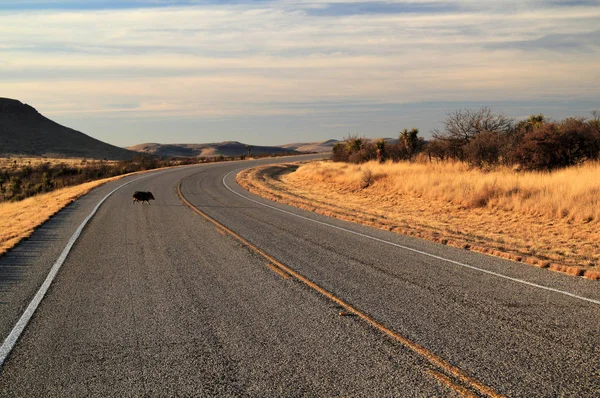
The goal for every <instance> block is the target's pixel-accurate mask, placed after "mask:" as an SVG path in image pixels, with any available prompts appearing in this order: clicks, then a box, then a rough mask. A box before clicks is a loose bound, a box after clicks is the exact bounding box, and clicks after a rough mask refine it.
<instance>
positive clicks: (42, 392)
mask: <svg viewBox="0 0 600 398" xmlns="http://www.w3.org/2000/svg"><path fill="white" fill-rule="evenodd" d="M288 160H289V159H286V161H288ZM275 161H276V160H274V159H267V160H261V161H252V162H236V163H219V164H212V165H201V166H193V167H186V168H180V169H172V170H167V171H162V172H157V173H149V174H148V175H147V176H146V177H145V178H143V179H140V180H138V181H135V182H132V183H131V184H130V185H128V186H126V187H124V188H122V189H120V190H118V191H116V192H115V193H114V194H112V195H111V196H110V197H109V198H108V199H107V200H106V202H105V203H104V204H103V205H102V206H101V207H100V208H99V210H98V213H97V214H96V215H95V216H94V218H92V220H91V221H90V222H89V224H88V225H87V226H86V228H85V229H84V230H83V232H82V234H81V236H80V237H79V239H78V240H77V242H76V243H75V245H74V246H73V249H72V250H71V252H70V254H69V256H68V257H67V259H66V261H65V262H64V264H63V265H62V268H61V269H60V271H59V273H58V276H57V278H56V279H55V280H54V282H53V284H52V286H51V288H50V290H49V291H48V293H47V294H46V297H45V298H44V300H43V301H42V303H41V305H40V306H39V308H38V309H37V311H36V313H35V315H34V316H33V319H32V320H31V322H30V323H29V325H28V326H27V328H26V329H25V332H24V333H23V335H22V336H21V338H20V340H19V341H18V343H17V344H16V346H15V348H14V349H13V351H12V352H11V354H10V355H9V357H8V359H7V360H6V362H5V363H4V365H3V367H2V369H1V370H0V396H305V395H308V396H338V395H341V396H454V395H461V394H477V395H491V396H493V395H508V396H578V397H582V396H590V397H591V396H598V395H599V394H600V375H599V373H598V369H599V366H598V361H599V358H600V344H599V343H600V335H599V333H598V331H599V330H600V328H599V326H600V305H599V304H598V303H597V301H598V300H600V291H599V290H600V289H599V288H598V285H597V283H595V282H592V281H587V280H582V279H580V278H573V277H568V276H564V275H560V274H556V273H552V272H549V271H547V270H539V269H536V268H534V267H529V266H525V265H522V264H516V263H511V262H507V261H504V260H500V259H496V258H492V257H488V256H483V255H479V254H476V253H470V252H465V251H463V250H458V249H454V248H449V247H446V246H442V245H437V244H434V243H430V242H425V241H421V240H418V239H412V238H408V237H403V236H398V235H395V234H391V233H387V232H385V231H379V230H374V229H371V228H367V227H363V226H359V225H355V224H351V223H346V222H342V221H339V220H334V219H329V218H326V217H322V216H319V215H315V214H313V213H309V212H306V211H302V210H298V209H293V208H290V207H288V206H284V205H280V204H274V203H272V202H269V201H266V200H264V199H261V198H258V197H256V196H255V195H251V194H249V193H248V192H246V191H244V190H243V189H242V188H240V187H239V186H238V185H237V184H236V183H235V175H236V172H237V171H238V170H241V169H242V168H247V167H251V166H254V165H256V164H262V163H268V162H275ZM121 184H123V182H116V183H112V184H110V185H109V186H106V187H103V188H101V189H100V190H98V191H97V192H96V191H94V192H93V193H92V194H90V195H88V196H86V197H85V198H83V199H82V201H81V202H80V201H78V202H79V203H78V202H75V203H74V204H73V205H71V206H70V207H69V208H67V209H66V210H65V212H64V213H61V214H62V215H59V216H58V217H56V219H55V220H53V221H52V222H51V223H53V224H52V231H49V230H48V229H47V228H46V227H45V228H42V229H41V230H40V231H39V232H36V234H34V236H33V237H32V239H31V242H26V243H25V244H23V245H21V246H20V247H19V248H17V250H15V251H13V252H12V253H10V254H9V255H8V256H4V257H2V258H0V311H2V313H1V315H2V321H0V332H2V333H4V335H3V338H4V337H5V336H6V335H8V333H9V332H10V329H11V328H12V325H13V324H14V323H15V322H16V320H17V319H18V317H19V316H20V313H21V312H22V310H23V309H24V306H26V302H27V301H28V300H30V299H31V297H32V296H33V294H34V293H35V290H37V288H38V287H39V284H41V280H43V277H42V276H44V277H45V275H43V274H44V273H47V270H48V269H49V267H50V265H51V263H52V262H53V261H54V260H55V259H56V257H57V256H58V255H56V256H55V254H56V253H60V250H62V247H64V244H63V243H64V242H65V241H66V240H68V237H70V233H69V232H70V231H72V230H74V229H75V228H76V226H77V225H79V222H80V221H81V220H82V219H83V218H85V216H87V214H88V213H89V211H91V208H92V205H93V204H94V201H95V202H96V203H97V201H98V200H99V199H100V198H101V197H103V195H105V194H106V193H108V192H110V190H112V189H114V188H116V187H118V186H119V185H121ZM178 187H180V192H178ZM135 190H149V191H152V192H153V193H154V196H155V197H156V199H157V200H156V201H154V202H152V204H151V205H150V206H148V205H140V204H136V205H132V204H131V194H132V192H133V191H135ZM180 195H182V196H183V198H184V200H182V198H181V197H180ZM86 201H88V202H89V203H87V202H86ZM184 202H187V203H189V205H191V206H193V207H194V208H196V209H197V211H194V210H193V209H191V208H190V207H189V206H188V204H186V203H184ZM198 212H201V213H202V214H203V215H206V216H207V217H209V218H211V219H213V220H214V221H215V222H216V223H217V224H219V225H217V224H215V223H213V222H212V221H210V220H208V219H207V218H205V217H204V216H203V215H199V214H198ZM50 232H52V233H53V234H54V235H52V236H53V239H52V240H51V239H50V238H49V237H48V234H49V233H50ZM48 241H51V242H50V243H48ZM36 242H42V243H38V246H39V245H41V246H42V247H38V246H35V248H37V249H38V250H39V251H40V252H39V255H37V256H36V257H35V258H31V256H30V251H28V248H29V247H34V245H35V244H36ZM28 244H29V246H28ZM51 260H52V261H51ZM280 266H283V267H287V268H288V269H289V272H286V271H285V269H284V270H282V269H281V267H280ZM16 270H18V272H17V271H16ZM293 273H297V274H298V275H297V276H299V277H300V278H298V277H296V276H294V275H290V274H293ZM301 278H306V279H307V280H309V281H311V283H314V286H310V285H309V284H307V283H304V282H303V281H302V279H301ZM315 289H322V290H323V291H326V292H327V293H328V294H329V295H330V296H329V297H328V296H325V295H323V294H322V293H323V292H322V291H321V292H319V291H317V290H315ZM336 300H337V302H336ZM344 305H348V306H351V308H353V309H356V310H357V311H358V312H359V313H360V314H362V315H364V318H365V319H366V320H365V319H363V318H361V317H360V316H345V315H346V314H347V315H352V311H348V309H347V308H345V307H344ZM340 313H342V315H339V314H340ZM369 319H370V320H372V321H373V322H371V323H370V322H369ZM390 332H391V333H390ZM394 336H396V337H394Z"/></svg>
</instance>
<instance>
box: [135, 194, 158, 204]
mask: <svg viewBox="0 0 600 398" xmlns="http://www.w3.org/2000/svg"><path fill="white" fill-rule="evenodd" d="M151 200H155V199H154V195H152V192H144V191H135V192H134V193H133V201H132V202H131V203H135V202H142V204H144V202H148V204H150V201H151Z"/></svg>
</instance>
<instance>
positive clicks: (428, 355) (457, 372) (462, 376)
mask: <svg viewBox="0 0 600 398" xmlns="http://www.w3.org/2000/svg"><path fill="white" fill-rule="evenodd" d="M182 181H183V180H181V181H179V184H177V194H178V195H179V198H180V199H181V201H182V202H183V203H185V204H186V205H187V206H188V207H189V208H190V209H192V210H193V211H194V212H195V213H197V214H198V215H200V216H202V217H204V218H205V219H206V220H207V221H210V222H211V223H213V224H214V225H216V226H217V227H218V228H220V229H222V230H223V231H226V232H227V233H228V234H229V235H231V236H232V237H234V238H235V239H237V240H239V241H240V242H241V243H243V244H244V245H246V246H247V247H248V248H250V249H251V250H252V251H254V252H255V253H257V254H260V255H261V256H263V257H264V258H266V259H267V260H268V261H269V262H270V264H269V267H270V268H271V266H273V267H277V268H279V269H280V270H281V271H282V272H284V273H286V274H288V275H290V276H292V277H294V278H296V279H297V280H299V281H300V282H302V283H304V284H305V285H307V286H309V287H310V288H312V289H313V290H316V291H317V292H319V293H320V294H321V295H323V296H325V297H327V298H328V299H330V300H331V301H333V302H334V303H336V304H338V305H339V306H341V307H343V308H344V309H345V310H346V311H349V312H351V313H353V314H355V315H356V316H358V317H360V318H361V319H363V320H364V321H366V322H367V323H368V324H370V325H371V326H373V327H375V328H376V329H378V330H379V331H381V332H383V333H384V334H386V335H387V336H389V337H391V338H393V339H394V340H396V341H398V342H399V343H401V344H402V345H404V346H405V347H407V348H408V349H410V350H411V351H413V352H415V353H417V354H418V355H420V356H421V357H422V358H424V359H426V360H427V361H428V362H429V363H430V364H432V365H435V366H436V367H438V368H440V369H442V370H443V371H444V372H445V373H448V374H450V375H452V376H453V377H455V378H456V379H458V380H459V381H460V382H462V383H463V384H465V385H466V386H468V387H469V388H471V389H473V390H475V391H477V392H478V393H480V394H483V395H485V396H488V397H492V398H504V396H503V395H501V394H499V393H497V392H496V391H494V390H493V389H492V388H491V387H488V386H487V385H485V384H483V383H482V382H481V381H479V380H477V379H476V378H474V377H472V376H470V375H468V374H467V373H465V372H464V371H462V370H461V369H459V368H458V367H456V366H454V365H452V364H451V363H449V362H448V361H446V360H445V359H443V358H441V357H440V356H438V355H436V354H434V353H433V352H432V351H430V350H428V349H427V348H425V347H423V346H422V345H420V344H418V343H415V342H413V341H412V340H409V339H408V338H406V337H404V336H402V335H400V334H398V333H397V332H395V331H393V330H391V329H390V328H388V327H387V326H385V325H383V324H382V323H380V322H379V321H377V320H376V319H375V318H373V317H371V316H370V315H368V314H366V313H364V312H362V311H360V310H358V309H357V308H354V307H353V306H352V305H351V304H348V303H346V302H345V301H343V300H342V299H340V298H338V297H337V296H335V295H334V294H333V293H331V292H329V291H327V290H325V289H324V288H322V287H321V286H319V285H317V284H316V283H314V282H313V281H311V280H310V279H308V278H306V277H304V276H302V275H301V274H299V273H297V272H296V271H294V270H293V269H291V268H289V267H288V266H286V265H284V264H283V263H281V262H279V261H278V260H276V259H275V258H273V257H271V256H270V255H269V254H267V253H265V252H264V251H263V250H261V249H259V248H258V247H257V246H255V245H253V244H252V243H250V242H249V241H247V240H246V239H244V238H242V237H241V236H240V235H238V234H237V233H235V232H234V231H232V230H231V229H229V228H227V227H226V226H225V225H223V224H221V223H220V222H218V221H217V220H215V219H214V218H212V217H211V216H209V215H208V214H206V213H204V212H203V211H202V210H199V209H198V208H196V207H195V206H194V205H192V204H191V203H190V202H189V201H188V200H187V199H186V198H185V197H184V196H183V194H182V193H181V183H182ZM435 373H436V374H435V375H434V374H432V376H435V377H436V378H437V379H438V380H441V381H443V382H444V384H446V385H448V386H451V387H452V388H453V389H454V390H455V391H456V392H458V393H460V394H461V395H465V394H466V396H473V395H472V394H471V393H468V394H467V393H465V392H464V391H467V390H465V389H464V388H463V387H462V386H459V385H457V384H456V383H454V382H453V381H451V379H450V378H448V377H447V376H445V379H443V378H440V377H437V376H439V375H441V374H440V373H438V372H435ZM430 374H431V373H430ZM463 390H464V391H463Z"/></svg>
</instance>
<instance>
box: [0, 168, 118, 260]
mask: <svg viewBox="0 0 600 398" xmlns="http://www.w3.org/2000/svg"><path fill="white" fill-rule="evenodd" d="M122 177H124V176H117V177H111V178H105V179H103V180H96V181H92V182H88V183H85V184H81V185H76V186H73V187H67V188H62V189H58V190H56V191H53V192H49V193H45V194H40V195H36V196H33V197H31V198H27V199H24V200H22V201H19V202H6V203H0V255H2V254H3V253H5V252H6V251H8V250H10V249H11V248H13V247H14V246H15V245H16V244H17V243H19V242H20V241H21V240H22V239H25V238H27V237H29V236H30V235H31V234H32V233H33V231H34V230H35V229H36V228H37V227H39V226H40V225H42V224H43V223H44V222H45V221H47V220H48V219H49V218H50V217H51V216H52V215H54V214H55V213H56V212H58V211H59V210H60V209H62V208H63V207H65V206H66V205H68V204H69V203H71V202H73V201H74V200H76V199H78V198H80V197H81V196H83V195H85V194H86V193H88V192H89V191H91V190H92V189H93V188H95V187H97V186H99V185H102V184H105V183H107V182H109V181H113V180H116V179H119V178H122Z"/></svg>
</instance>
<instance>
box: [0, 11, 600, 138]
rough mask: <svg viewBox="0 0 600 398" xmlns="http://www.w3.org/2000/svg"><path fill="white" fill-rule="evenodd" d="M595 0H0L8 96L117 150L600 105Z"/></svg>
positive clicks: (585, 111)
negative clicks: (473, 113) (474, 112)
mask: <svg viewBox="0 0 600 398" xmlns="http://www.w3.org/2000/svg"><path fill="white" fill-rule="evenodd" d="M598 21H600V0H574V1H566V0H564V1H563V0H545V1H543V0H518V1H517V0H506V1H481V0H439V1H436V0H432V1H430V0H409V1H402V0H398V1H355V0H279V1H275V0H273V1H270V0H260V1H248V0H226V1H211V0H205V1H203V0H197V1H194V0H86V1H80V0H70V1H69V0H67V1H59V0H0V97H8V98H15V99H18V100H20V101H22V102H25V103H28V104H30V105H32V106H33V107H35V108H36V109H37V110H38V111H39V112H41V113H42V114H44V115H45V116H47V117H49V118H51V119H53V120H55V121H57V122H59V123H61V124H63V125H66V126H69V127H72V128H74V129H76V130H79V131H82V132H84V133H86V134H88V135H91V136H93V137H95V138H98V139H100V140H103V141H106V142H109V143H111V144H114V145H119V146H129V145H135V144H140V143H146V142H158V143H207V142H220V141H229V140H235V141H241V142H244V143H250V144H255V145H280V144H285V143H292V142H313V141H320V140H325V139H330V138H336V139H342V138H343V137H345V136H348V135H350V134H358V135H362V136H366V137H396V136H397V135H398V132H399V131H401V130H402V129H403V128H413V127H416V128H418V129H419V130H420V135H421V136H423V137H425V138H428V137H430V135H431V130H432V129H435V128H439V127H441V122H442V121H443V120H444V118H445V117H446V114H447V113H448V112H452V111H454V110H457V109H463V108H469V109H476V108H479V107H481V106H489V107H491V108H492V109H493V110H494V111H497V112H501V113H503V114H505V115H507V116H510V117H514V118H516V119H519V118H525V117H527V116H528V115H531V114H538V113H543V114H545V115H547V116H549V117H551V118H555V119H562V118H564V117H567V116H590V112H591V111H592V110H593V109H599V108H600V23H599V22H598Z"/></svg>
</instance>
